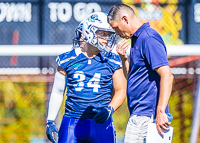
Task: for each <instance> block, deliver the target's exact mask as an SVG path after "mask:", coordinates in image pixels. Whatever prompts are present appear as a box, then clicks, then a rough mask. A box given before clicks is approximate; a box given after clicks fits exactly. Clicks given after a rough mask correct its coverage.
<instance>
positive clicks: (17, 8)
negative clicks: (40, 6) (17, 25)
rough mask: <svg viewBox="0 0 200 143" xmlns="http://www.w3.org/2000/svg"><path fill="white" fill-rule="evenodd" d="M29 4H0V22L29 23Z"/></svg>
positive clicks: (30, 16)
mask: <svg viewBox="0 0 200 143" xmlns="http://www.w3.org/2000/svg"><path fill="white" fill-rule="evenodd" d="M31 18H32V15H31V3H0V22H2V21H4V20H6V21H7V22H12V21H13V22H30V21H31Z"/></svg>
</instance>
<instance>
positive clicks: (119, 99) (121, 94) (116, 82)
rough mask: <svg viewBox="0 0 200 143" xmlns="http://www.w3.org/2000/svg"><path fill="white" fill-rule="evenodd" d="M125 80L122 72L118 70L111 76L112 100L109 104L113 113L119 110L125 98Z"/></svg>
mask: <svg viewBox="0 0 200 143" xmlns="http://www.w3.org/2000/svg"><path fill="white" fill-rule="evenodd" d="M126 84H127V82H126V78H125V76H124V74H123V70H122V69H121V68H120V69H118V70H116V71H115V72H114V74H113V98H112V100H111V102H110V104H109V106H112V107H113V109H114V111H115V110H117V108H119V107H120V106H121V105H122V104H123V102H124V100H125V98H126Z"/></svg>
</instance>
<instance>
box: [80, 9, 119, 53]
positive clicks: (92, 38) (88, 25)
mask: <svg viewBox="0 0 200 143" xmlns="http://www.w3.org/2000/svg"><path fill="white" fill-rule="evenodd" d="M98 30H100V31H107V32H110V34H109V38H108V41H107V45H102V44H100V43H99V41H98V37H97V34H96V32H97V31H98ZM82 37H83V38H85V40H86V42H87V43H89V44H91V45H93V46H95V47H97V48H98V49H99V50H100V51H105V52H110V51H111V50H112V49H113V47H114V43H115V37H116V35H115V31H114V30H113V28H112V27H111V26H110V24H109V23H108V22H107V14H106V13H104V12H94V13H92V14H90V15H89V16H88V17H87V18H86V19H85V20H84V21H83V27H82Z"/></svg>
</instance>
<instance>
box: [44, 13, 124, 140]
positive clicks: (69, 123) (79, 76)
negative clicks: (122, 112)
mask: <svg viewBox="0 0 200 143" xmlns="http://www.w3.org/2000/svg"><path fill="white" fill-rule="evenodd" d="M81 38H83V39H84V40H85V42H84V44H82V45H80V46H79V47H76V48H74V49H73V50H71V51H70V52H66V53H63V54H61V55H59V56H58V57H57V59H56V62H57V64H58V68H57V72H56V73H55V78H54V84H53V89H52V93H51V96H50V101H49V109H48V116H47V130H46V134H47V137H48V139H49V140H50V141H51V142H55V139H54V137H53V132H56V133H58V129H57V128H56V126H55V123H54V120H55V119H56V116H57V113H58V111H59V108H60V106H61V103H62V100H63V95H64V90H65V88H67V93H66V94H67V99H66V102H65V114H64V116H63V119H62V123H61V126H60V129H59V135H58V137H59V138H58V143H114V142H116V131H115V127H114V122H113V120H112V114H113V113H114V111H115V110H116V109H117V108H118V107H119V106H120V105H121V104H122V103H123V102H124V100H125V97H126V79H125V76H124V74H123V70H122V64H121V61H120V57H119V56H118V55H116V54H114V53H112V52H111V50H112V48H113V46H114V42H115V32H114V30H113V29H112V27H111V26H110V25H109V24H108V22H107V14H106V13H104V12H95V13H92V14H90V15H89V16H88V17H87V18H86V19H85V20H84V21H83V24H82V31H81ZM77 40H80V38H78V39H77ZM111 95H112V96H111Z"/></svg>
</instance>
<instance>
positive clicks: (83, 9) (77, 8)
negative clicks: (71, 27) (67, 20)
mask: <svg viewBox="0 0 200 143" xmlns="http://www.w3.org/2000/svg"><path fill="white" fill-rule="evenodd" d="M97 11H101V7H100V5H99V4H97V3H88V4H86V3H77V4H75V5H74V18H75V19H76V21H78V22H81V21H82V20H83V19H84V18H85V17H86V16H88V14H90V13H92V12H97Z"/></svg>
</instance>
